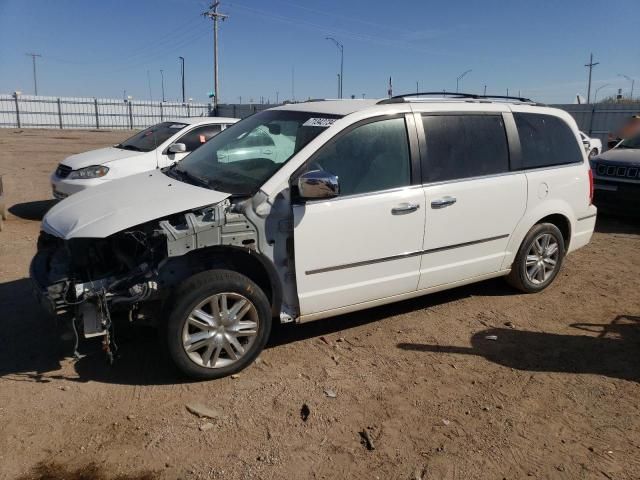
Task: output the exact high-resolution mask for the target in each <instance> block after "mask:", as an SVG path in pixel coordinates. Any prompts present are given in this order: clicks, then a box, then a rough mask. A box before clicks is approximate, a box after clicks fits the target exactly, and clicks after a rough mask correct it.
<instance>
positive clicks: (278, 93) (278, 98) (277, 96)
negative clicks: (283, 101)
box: [276, 92, 280, 105]
mask: <svg viewBox="0 0 640 480" xmlns="http://www.w3.org/2000/svg"><path fill="white" fill-rule="evenodd" d="M279 100H280V92H276V105H277V104H278V103H280V102H279Z"/></svg>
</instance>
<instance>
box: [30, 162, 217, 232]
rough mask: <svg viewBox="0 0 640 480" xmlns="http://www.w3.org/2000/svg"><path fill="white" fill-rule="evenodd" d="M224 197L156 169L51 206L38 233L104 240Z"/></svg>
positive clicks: (85, 191)
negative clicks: (130, 228)
mask: <svg viewBox="0 0 640 480" xmlns="http://www.w3.org/2000/svg"><path fill="white" fill-rule="evenodd" d="M227 197H229V194H228V193H222V192H218V191H216V190H210V189H208V188H202V187H198V186H195V185H191V184H188V183H183V182H180V181H178V180H175V179H173V178H170V177H168V176H166V175H165V174H163V173H162V172H161V171H159V170H155V171H151V172H145V173H140V174H137V175H131V176H129V177H125V178H122V179H118V180H114V181H111V182H107V183H104V184H102V185H98V186H95V187H92V188H88V189H86V190H82V191H80V192H78V193H76V194H74V195H71V196H70V197H68V198H65V199H64V200H62V201H61V202H60V203H58V204H57V205H55V206H54V207H53V208H52V209H51V210H49V212H48V213H47V214H46V215H45V217H44V218H43V220H42V229H43V230H44V231H45V232H47V233H49V234H51V235H55V236H57V237H60V238H63V239H65V240H68V239H71V238H81V237H85V238H104V237H108V236H109V235H112V234H114V233H117V232H119V231H122V230H124V229H126V228H128V227H133V226H135V225H140V224H142V223H145V222H149V221H151V220H155V219H160V218H162V217H165V216H168V215H172V214H174V213H180V212H184V211H187V210H191V209H195V208H199V207H205V206H207V205H212V204H215V203H218V202H221V201H222V200H224V199H226V198H227Z"/></svg>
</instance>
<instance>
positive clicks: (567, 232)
mask: <svg viewBox="0 0 640 480" xmlns="http://www.w3.org/2000/svg"><path fill="white" fill-rule="evenodd" d="M539 223H551V224H553V225H555V226H556V227H558V230H560V233H562V240H563V241H564V249H565V252H566V251H568V250H569V244H570V243H571V221H570V220H569V218H568V217H566V216H565V215H563V214H561V213H552V214H551V215H547V216H546V217H543V218H541V219H540V220H538V221H537V222H535V223H534V224H533V225H532V227H533V226H534V225H538V224H539Z"/></svg>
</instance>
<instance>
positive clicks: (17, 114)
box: [13, 95, 22, 128]
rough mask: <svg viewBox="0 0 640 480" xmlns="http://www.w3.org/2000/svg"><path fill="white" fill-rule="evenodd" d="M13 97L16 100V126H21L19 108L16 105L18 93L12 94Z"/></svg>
mask: <svg viewBox="0 0 640 480" xmlns="http://www.w3.org/2000/svg"><path fill="white" fill-rule="evenodd" d="M13 99H14V100H15V102H16V123H17V124H18V128H21V127H22V125H20V108H19V107H18V95H14V96H13Z"/></svg>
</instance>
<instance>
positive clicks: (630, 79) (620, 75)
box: [36, 73, 636, 100]
mask: <svg viewBox="0 0 640 480" xmlns="http://www.w3.org/2000/svg"><path fill="white" fill-rule="evenodd" d="M618 76H619V77H624V78H626V79H627V80H629V81H630V82H631V95H630V96H631V100H633V86H634V85H635V83H636V81H635V79H633V78H631V77H630V76H629V75H624V74H622V73H619V74H618ZM36 95H37V94H36Z"/></svg>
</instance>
